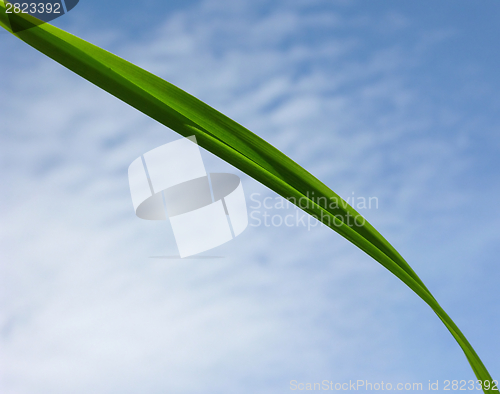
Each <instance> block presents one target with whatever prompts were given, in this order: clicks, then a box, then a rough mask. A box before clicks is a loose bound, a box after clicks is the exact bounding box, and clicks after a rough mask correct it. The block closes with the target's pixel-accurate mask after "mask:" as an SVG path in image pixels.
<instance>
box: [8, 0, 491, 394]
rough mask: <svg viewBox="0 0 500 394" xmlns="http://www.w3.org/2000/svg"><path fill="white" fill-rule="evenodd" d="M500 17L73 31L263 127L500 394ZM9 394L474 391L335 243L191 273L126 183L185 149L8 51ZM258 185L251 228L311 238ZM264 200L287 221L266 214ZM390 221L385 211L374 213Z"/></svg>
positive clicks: (439, 335) (412, 7) (243, 243)
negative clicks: (372, 241)
mask: <svg viewBox="0 0 500 394" xmlns="http://www.w3.org/2000/svg"><path fill="white" fill-rule="evenodd" d="M499 17H500V3H499V2H498V1H494V0H482V1H478V2H471V1H468V0H467V1H465V0H460V1H456V0H454V1H451V0H449V1H448V0H440V1H439V2H435V1H432V2H431V1H419V2H403V1H392V0H384V1H349V0H341V1H340V0H339V1H333V0H329V1H326V0H325V1H323V0H307V1H306V0H278V1H269V0H266V1H264V0H252V1H246V0H201V1H182V2H180V1H170V2H162V1H159V0H148V1H144V2H141V3H138V2H128V1H123V0H122V1H117V0H116V1H115V0H111V1H107V2H99V1H96V0H81V2H80V4H79V5H78V6H77V7H76V8H75V9H74V10H73V11H71V12H70V13H69V14H68V15H66V16H64V17H62V18H60V19H58V20H56V21H55V22H54V24H56V25H57V26H60V27H62V28H64V29H66V30H68V31H70V32H71V33H73V34H76V35H78V36H80V37H82V38H84V39H86V40H88V41H90V42H92V43H94V44H97V45H99V46H101V47H104V48H105V49H107V50H110V51H112V52H113V53H116V54H118V55H120V56H122V57H124V58H125V59H127V60H129V61H132V62H134V63H136V64H138V65H140V66H141V67H143V68H145V69H147V70H149V71H151V72H154V73H155V74H157V75H159V76H161V77H162V78H164V79H166V80H168V81H169V82H172V83H174V84H175V85H177V86H179V87H180V88H182V89H184V90H186V91H188V92H189V93H191V94H194V95H195V96H197V97H198V98H200V99H202V100H203V101H205V102H207V103H208V104H210V105H212V106H213V107H215V108H217V109H218V110H220V111H222V112H223V113H225V114H226V115H228V116H230V117H231V118H233V119H235V120H237V121H238V122H240V123H241V124H243V125H245V126H246V127H248V128H249V129H251V130H252V131H253V132H255V133H257V134H258V135H259V136H261V137H263V138H264V139H266V140H267V141H269V142H270V143H272V144H273V145H275V146H276V147H277V148H279V149H280V150H282V151H283V152H285V153H286V154H287V155H289V156H290V157H291V158H293V159H294V160H295V161H297V162H298V163H299V164H301V165H302V166H304V167H305V168H306V169H307V170H309V171H310V172H312V173H313V174H314V175H316V176H317V177H318V178H319V179H321V180H322V181H323V182H324V183H326V184H327V185H328V186H329V187H331V188H332V189H333V190H334V191H336V192H337V193H339V194H340V195H341V196H343V197H344V198H346V199H347V198H349V199H350V202H353V201H355V202H358V201H360V198H369V197H374V198H376V201H377V204H374V203H372V206H371V207H367V208H366V209H360V212H361V213H362V214H363V215H364V216H365V217H366V218H367V219H368V220H369V221H370V222H371V223H372V224H373V225H374V226H375V227H376V228H377V229H378V230H379V231H380V232H381V233H382V234H383V235H384V236H385V237H386V238H387V239H388V240H389V241H390V242H391V243H392V244H393V245H394V246H395V247H396V249H398V250H399V251H400V252H401V254H402V255H403V256H404V257H405V258H406V259H407V261H408V262H409V263H410V264H411V265H412V267H413V268H414V269H415V270H416V272H417V273H418V274H419V275H420V277H421V278H422V279H423V281H424V282H425V283H426V284H427V286H428V287H429V288H430V290H431V291H432V292H433V294H434V295H435V297H436V298H437V299H438V301H440V303H441V304H442V306H443V307H444V309H445V310H446V311H447V312H448V313H449V314H450V315H451V317H452V318H453V319H454V320H455V322H456V323H457V324H458V326H459V327H460V328H461V329H462V331H463V332H464V334H465V335H466V336H467V338H468V339H469V340H470V342H471V343H472V345H473V346H474V347H475V349H476V350H477V352H478V353H479V355H480V356H481V358H482V360H483V361H484V363H485V364H486V366H487V368H488V369H489V371H490V373H491V374H492V375H493V377H494V378H496V379H499V378H500V357H498V354H499V352H500V336H499V335H498V326H499V324H500V318H499V311H500V292H499V291H498V281H499V278H500V268H499V265H498V257H497V256H498V254H499V253H500V242H499V238H500V236H499V235H498V234H499V230H500V209H499V207H498V202H497V201H498V196H499V195H500V184H499V176H498V169H499V167H500V159H499V157H500V156H499V151H500V116H499V115H498V114H499V113H500V98H499V96H498V91H499V90H500V76H499V74H498V67H499V63H500V55H499V51H498V37H500V26H499V25H498V18H499ZM0 54H1V55H0V67H1V69H2V78H0V92H1V95H0V180H1V183H0V185H1V187H0V201H1V204H0V389H1V390H0V391H1V392H2V393H5V394H67V393H75V394H84V393H85V394H87V393H95V394H115V393H116V394H129V393H130V394H132V393H134V394H135V393H148V394H160V393H162V394H163V393H182V394H183V393H242V394H246V393H286V392H290V391H291V390H290V381H292V380H296V381H297V382H304V383H306V382H321V381H322V380H328V381H332V382H334V383H335V382H340V383H343V382H348V381H349V380H358V379H361V380H368V381H369V382H372V383H376V382H382V381H384V382H391V383H392V384H394V385H396V384H397V383H423V387H424V388H427V385H428V382H429V380H430V381H432V382H435V381H437V380H438V381H439V383H440V391H442V389H443V387H444V386H443V384H444V381H445V380H447V379H448V380H452V379H457V380H470V379H474V375H473V373H472V370H471V369H470V367H469V365H468V363H467V361H466V359H465V356H464V355H463V353H462V352H461V350H460V348H459V346H458V345H457V344H456V342H455V341H454V339H453V338H452V337H451V335H450V334H449V333H448V331H447V330H446V328H445V327H444V326H443V325H442V323H441V322H440V321H439V319H438V318H437V317H436V316H435V315H434V314H433V312H432V311H431V310H430V308H429V307H428V306H427V305H425V304H424V302H423V301H421V300H420V299H419V298H418V297H417V296H416V295H414V294H413V293H412V292H411V291H410V290H409V289H408V288H406V287H405V285H403V284H402V283H401V282H400V281H399V280H398V279H397V278H395V277H394V276H393V275H392V274H390V273H389V272H388V271H386V270H385V269H384V268H383V267H381V266H380V265H379V264H378V263H377V262H375V261H374V260H372V259H371V258H370V257H368V256H367V255H365V254H364V253H363V252H361V251H359V250H358V249H357V248H356V247H354V246H353V245H351V244H350V243H349V242H347V241H346V240H345V239H343V238H341V237H340V236H339V235H337V234H336V233H334V232H333V231H331V230H329V229H327V228H325V227H321V226H318V225H316V223H314V222H312V224H313V225H314V227H312V228H308V227H307V220H306V221H305V223H306V225H302V223H303V222H302V221H300V220H297V221H296V222H294V225H293V226H289V227H287V226H273V225H272V224H270V223H269V222H268V226H266V225H265V223H264V222H263V221H262V220H261V223H260V225H258V221H257V220H256V219H255V220H254V219H251V220H250V226H249V227H248V228H247V229H246V230H245V232H244V233H243V234H241V235H240V236H239V237H238V238H236V239H235V240H233V241H231V242H230V243H227V244H225V245H223V246H221V247H219V248H217V249H214V250H211V251H209V252H206V253H204V255H203V257H204V258H198V259H194V258H193V259H182V260H181V259H172V258H166V257H167V256H174V255H176V254H177V253H178V252H177V249H176V244H175V240H174V238H173V234H172V230H171V228H170V226H169V223H168V222H149V221H143V220H140V219H138V218H137V217H136V216H135V215H134V211H133V207H132V202H131V198H130V193H129V189H128V179H127V168H128V166H129V164H130V163H131V162H132V161H133V160H134V159H136V158H137V157H139V156H140V155H141V154H143V153H145V152H147V151H149V150H151V149H153V148H155V147H157V146H160V145H162V144H165V143H167V142H169V141H174V140H176V139H178V138H179V136H178V135H177V134H176V133H174V132H173V131H171V130H169V129H167V128H165V127H164V126H162V125H159V124H157V123H156V122H154V121H152V120H151V119H148V118H147V117H146V116H145V115H143V114H141V113H139V112H137V111H136V110H134V109H133V108H131V107H129V106H127V105H126V104H124V103H122V102H119V101H118V100H117V99H115V98H114V97H111V96H110V95H108V94H107V93H105V92H103V91H100V90H99V89H98V88H96V87H95V86H93V85H91V84H90V83H88V82H87V81H84V80H82V79H81V78H80V77H78V76H76V75H73V74H72V73H71V72H69V71H67V70H65V69H64V68H63V67H61V66H59V65H58V64H56V63H54V62H53V61H51V60H50V59H47V58H45V57H44V56H43V55H41V54H40V53H38V52H36V51H35V50H34V49H32V48H30V47H28V46H27V45H26V44H24V43H23V42H21V41H19V40H18V39H16V38H15V37H13V36H11V35H9V34H8V33H3V32H0ZM202 154H203V159H204V162H205V166H206V168H207V170H208V171H211V172H230V173H235V174H238V175H239V176H240V177H241V179H242V182H243V187H244V190H245V194H246V196H247V203H248V208H249V213H251V214H252V215H253V216H252V218H260V219H263V217H264V216H263V215H264V214H266V215H269V217H270V218H273V217H275V218H276V220H275V222H274V223H279V218H283V217H285V216H286V215H290V214H292V215H295V217H299V218H300V217H302V215H304V214H303V213H301V211H298V210H296V209H294V208H293V207H289V208H282V207H281V205H280V204H279V203H278V202H279V199H276V195H275V194H273V193H272V192H270V191H269V190H267V189H266V188H265V187H264V186H262V185H261V184H259V183H257V182H256V181H254V180H252V179H251V178H250V177H248V176H247V175H245V174H243V173H241V172H239V171H238V170H237V169H235V168H233V167H231V166H230V165H228V164H227V163H225V162H223V161H222V160H220V159H218V158H217V157H214V156H213V155H211V154H210V153H208V152H206V151H203V152H202ZM266 197H270V199H268V200H267V201H268V207H269V204H271V205H273V206H272V207H270V208H264V207H263V206H260V207H259V203H262V201H263V199H264V198H266ZM372 201H374V200H372Z"/></svg>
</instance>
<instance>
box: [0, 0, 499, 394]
mask: <svg viewBox="0 0 500 394" xmlns="http://www.w3.org/2000/svg"><path fill="white" fill-rule="evenodd" d="M11 22H12V23H14V24H16V25H18V26H17V27H18V28H17V29H15V30H19V32H18V33H12V28H11V25H10V23H11ZM35 23H36V19H35V18H33V17H31V16H29V15H14V16H11V18H10V20H9V18H8V17H7V15H6V13H5V5H4V2H3V1H2V0H0V25H1V26H2V27H3V28H5V29H7V30H8V31H9V32H11V33H12V34H14V35H15V36H17V37H18V38H20V39H21V40H23V41H24V42H26V43H27V44H29V45H31V46H32V47H34V48H35V49H37V50H38V51H40V52H42V53H43V54H45V55H47V56H48V57H50V58H52V59H53V60H55V61H57V62H58V63H60V64H62V65H63V66H65V67H67V68H68V69H70V70H72V71H73V72H75V73H76V74H78V75H80V76H82V77H83V78H85V79H87V80H88V81H90V82H92V83H93V84H95V85H96V86H98V87H100V88H102V89H104V90H105V91H107V92H109V93H110V94H112V95H114V96H115V97H117V98H119V99H120V100H122V101H124V102H126V103H128V104H129V105H131V106H132V107H134V108H136V109H138V110H139V111H141V112H143V113H144V114H146V115H148V116H150V117H151V118H153V119H155V120H157V121H158V122H160V123H162V124H163V125H165V126H167V127H169V128H171V129H172V130H174V131H176V132H178V133H179V134H181V135H183V136H186V137H187V136H191V135H193V134H194V135H196V137H197V141H198V144H199V145H201V146H202V147H204V148H205V149H207V150H208V151H210V152H212V153H214V154H215V155H217V156H218V157H220V158H222V159H223V160H225V161H227V162H228V163H230V164H232V165H234V166H235V167H237V168H239V169H240V170H241V171H243V172H245V173H247V174H248V175H250V176H251V177H253V178H254V179H256V180H257V181H259V182H261V183H262V184H264V185H266V186H267V187H269V188H270V189H272V190H273V191H275V192H276V193H278V194H279V195H281V196H283V197H284V198H287V199H288V200H289V201H291V202H294V203H296V205H298V206H299V207H300V208H301V209H303V210H304V211H306V212H307V213H309V214H311V215H312V216H314V217H315V218H317V219H318V220H320V221H321V222H322V223H324V224H326V225H327V226H329V227H330V228H332V229H333V230H335V231H336V232H338V233H339V234H340V235H342V236H343V237H345V238H346V239H348V240H349V241H350V242H352V243H353V244H355V245H356V246H358V247H359V248H360V249H362V250H363V251H364V252H366V253H367V254H368V255H370V256H371V257H372V258H374V259H375V260H376V261H378V262H379V263H380V264H382V265H383V266H384V267H385V268H387V269H388V270H389V271H391V272H392V273H393V274H394V275H396V276H397V277H398V278H399V279H400V280H402V281H403V282H404V283H405V284H406V285H407V286H408V287H409V288H410V289H412V290H413V291H414V292H415V293H416V294H417V295H418V296H419V297H421V298H422V299H423V300H424V301H425V302H426V303H427V304H428V305H429V306H430V307H431V308H432V309H433V310H434V312H435V313H436V314H437V316H438V317H439V318H440V319H441V321H442V322H443V323H444V324H445V326H446V327H447V328H448V330H449V331H450V333H451V334H452V335H453V337H454V338H455V339H456V341H457V342H458V344H459V345H460V346H461V348H462V350H463V352H464V353H465V356H466V357H467V360H468V361H469V363H470V365H471V367H472V369H473V371H474V373H475V375H476V377H477V379H478V380H481V381H490V382H491V381H492V378H491V376H490V374H489V373H488V371H487V369H486V368H485V366H484V365H483V363H482V362H481V360H480V358H479V357H478V355H477V354H476V352H475V351H474V349H473V348H472V346H471V345H470V344H469V342H468V341H467V339H466V338H465V336H464V335H463V334H462V333H461V331H460V330H459V329H458V327H457V326H456V325H455V323H454V322H453V321H452V319H451V318H450V317H449V316H448V315H447V314H446V312H445V311H444V310H443V309H442V308H441V306H440V305H439V303H438V302H437V301H436V299H435V298H434V297H433V296H432V294H431V293H430V291H429V290H428V289H427V288H426V287H425V285H424V284H423V282H422V281H421V280H420V278H419V277H418V276H417V274H416V273H415V272H414V271H413V269H412V268H411V267H410V266H409V264H408V263H407V262H406V261H405V260H404V259H403V258H402V257H401V255H400V254H399V253H398V252H397V251H396V250H395V249H394V248H393V247H392V245H391V244H390V243H389V242H388V241H387V240H386V239H385V238H384V237H382V235H380V233H379V232H378V231H377V230H375V228H373V226H371V225H370V224H369V223H368V222H366V220H365V219H364V218H362V216H361V215H360V214H359V213H358V212H356V211H355V210H354V208H352V207H351V206H349V205H348V204H347V203H346V202H345V201H344V200H342V199H341V198H340V197H339V196H338V195H337V194H335V193H334V192H333V191H332V190H331V189H329V188H328V187H327V186H326V185H324V184H323V183H322V182H321V181H319V180H318V179H317V178H315V177H314V176H313V175H311V174H310V173H309V172H307V171H306V170H305V169H304V168H302V167H301V166H299V165H298V164H297V163H295V162H294V161H293V160H291V159H290V158H289V157H287V156H286V155H284V154H283V153H282V152H280V151H279V150H278V149H276V148H275V147H273V146H272V145H270V144H269V143H267V142H266V141H264V140H263V139H261V138H260V137H258V136H257V135H255V134H253V133H252V132H251V131H249V130H248V129H246V128H244V127H243V126H241V125H240V124H238V123H236V122H234V121H233V120H231V119H230V118H228V117H227V116H225V115H223V114H222V113H220V112H218V111H216V110H215V109H213V108H212V107H210V106H208V105H207V104H205V103H203V102H202V101H200V100H198V99H197V98H195V97H193V96H191V95H189V94H188V93H186V92H184V91H183V90H181V89H179V88H177V87H176V86H174V85H172V84H170V83H168V82H166V81H164V80H163V79H161V78H159V77H157V76H155V75H153V74H151V73H149V72H147V71H145V70H143V69H141V68H139V67H137V66H135V65H134V64H132V63H129V62H127V61H125V60H123V59H121V58H119V57H118V56H115V55H113V54H111V53H109V52H107V51H105V50H103V49H101V48H99V47H97V46H95V45H92V44H90V43H88V42H86V41H84V40H82V39H80V38H78V37H75V36H73V35H71V34H69V33H67V32H65V31H63V30H60V29H58V28H56V27H54V26H52V25H50V24H48V23H46V24H43V25H39V26H36V25H35ZM20 28H21V29H20ZM313 195H314V198H313V197H312V196H313ZM483 391H484V392H485V393H494V392H496V393H498V392H499V391H498V390H492V389H489V390H486V389H484V390H483Z"/></svg>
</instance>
